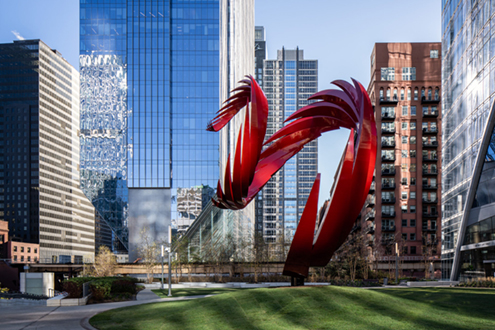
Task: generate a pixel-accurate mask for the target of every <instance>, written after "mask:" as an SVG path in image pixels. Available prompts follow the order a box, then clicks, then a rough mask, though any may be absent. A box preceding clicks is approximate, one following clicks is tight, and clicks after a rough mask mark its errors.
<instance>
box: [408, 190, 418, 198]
mask: <svg viewBox="0 0 495 330" xmlns="http://www.w3.org/2000/svg"><path fill="white" fill-rule="evenodd" d="M409 198H411V199H416V192H415V191H411V192H410V193H409Z"/></svg>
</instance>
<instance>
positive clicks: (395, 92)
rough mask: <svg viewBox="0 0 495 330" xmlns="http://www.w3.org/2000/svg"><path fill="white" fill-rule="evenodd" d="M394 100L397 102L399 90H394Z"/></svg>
mask: <svg viewBox="0 0 495 330" xmlns="http://www.w3.org/2000/svg"><path fill="white" fill-rule="evenodd" d="M394 100H397V88H394Z"/></svg>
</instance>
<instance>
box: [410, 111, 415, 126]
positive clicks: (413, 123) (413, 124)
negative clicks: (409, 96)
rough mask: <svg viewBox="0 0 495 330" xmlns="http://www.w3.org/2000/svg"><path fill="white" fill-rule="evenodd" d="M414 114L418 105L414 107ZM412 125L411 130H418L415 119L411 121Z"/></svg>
mask: <svg viewBox="0 0 495 330" xmlns="http://www.w3.org/2000/svg"><path fill="white" fill-rule="evenodd" d="M411 108H412V107H411ZM414 114H416V107H414ZM410 127H411V131H415V130H416V122H415V121H413V122H411V124H410Z"/></svg>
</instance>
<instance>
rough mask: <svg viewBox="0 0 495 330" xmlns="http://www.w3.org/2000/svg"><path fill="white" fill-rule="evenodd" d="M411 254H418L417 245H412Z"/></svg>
mask: <svg viewBox="0 0 495 330" xmlns="http://www.w3.org/2000/svg"><path fill="white" fill-rule="evenodd" d="M411 254H416V247H415V246H411Z"/></svg>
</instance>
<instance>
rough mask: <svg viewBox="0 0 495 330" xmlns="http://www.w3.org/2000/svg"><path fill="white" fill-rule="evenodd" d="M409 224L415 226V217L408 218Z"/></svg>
mask: <svg viewBox="0 0 495 330" xmlns="http://www.w3.org/2000/svg"><path fill="white" fill-rule="evenodd" d="M409 226H411V227H416V219H410V220H409Z"/></svg>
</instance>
